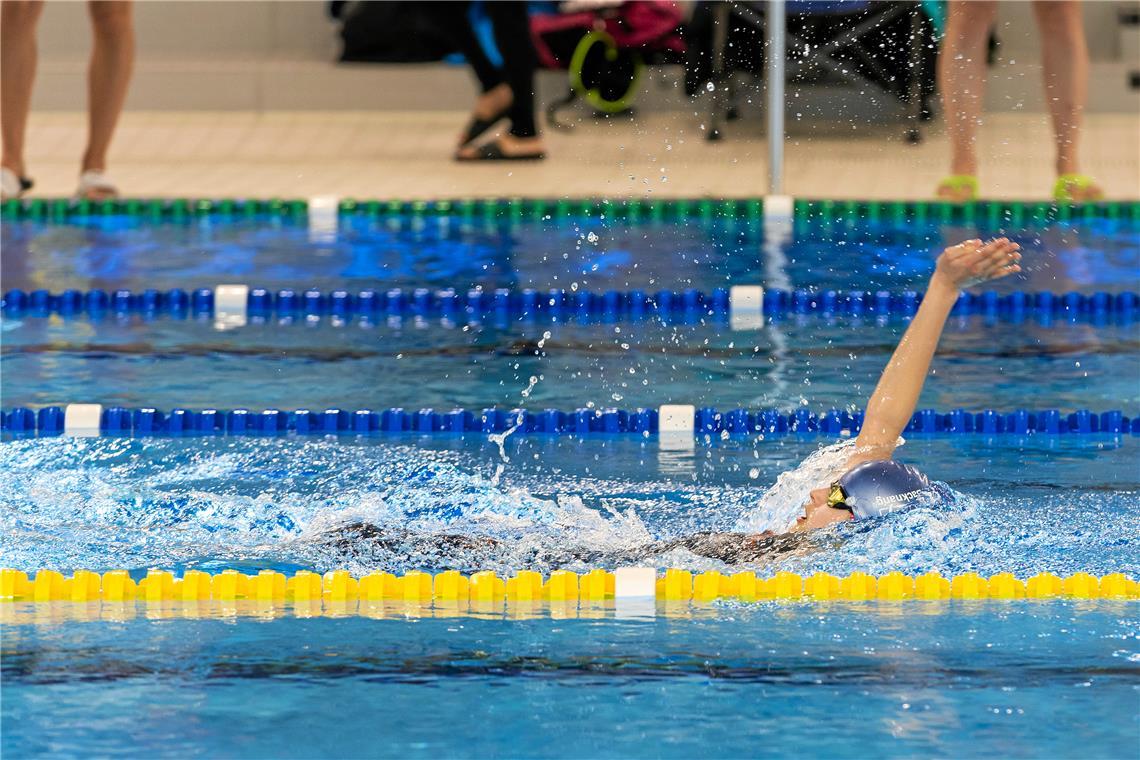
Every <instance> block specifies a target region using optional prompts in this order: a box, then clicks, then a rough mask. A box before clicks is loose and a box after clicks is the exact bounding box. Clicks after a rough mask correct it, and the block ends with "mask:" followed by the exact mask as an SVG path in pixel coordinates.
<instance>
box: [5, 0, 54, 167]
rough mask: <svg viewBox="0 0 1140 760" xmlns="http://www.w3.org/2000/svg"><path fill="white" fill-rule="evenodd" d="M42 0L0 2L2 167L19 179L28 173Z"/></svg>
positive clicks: (8, 0)
mask: <svg viewBox="0 0 1140 760" xmlns="http://www.w3.org/2000/svg"><path fill="white" fill-rule="evenodd" d="M43 7H44V4H43V0H7V1H6V2H3V3H0V132H2V133H3V143H4V152H3V156H2V157H0V165H3V167H4V168H5V169H9V170H11V171H12V172H13V173H15V174H16V176H17V177H23V176H24V174H25V166H24V135H25V133H26V131H27V127H28V112H29V111H30V110H31V105H32V85H33V83H34V82H35V78H36V23H37V22H38V21H39V19H40V13H41V12H42V11H43Z"/></svg>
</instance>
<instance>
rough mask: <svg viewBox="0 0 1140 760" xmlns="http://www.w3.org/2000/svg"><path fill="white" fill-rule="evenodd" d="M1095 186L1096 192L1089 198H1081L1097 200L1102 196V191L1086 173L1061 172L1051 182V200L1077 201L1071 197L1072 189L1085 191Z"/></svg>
mask: <svg viewBox="0 0 1140 760" xmlns="http://www.w3.org/2000/svg"><path fill="white" fill-rule="evenodd" d="M1092 188H1096V190H1097V193H1096V194H1095V195H1094V196H1093V197H1091V198H1084V199H1082V200H1090V201H1099V200H1100V199H1102V198H1103V197H1104V191H1102V190H1101V189H1100V188H1098V187H1097V186H1096V182H1095V181H1094V180H1093V178H1092V177H1090V176H1089V175H1087V174H1062V175H1061V176H1059V177H1057V181H1056V182H1055V183H1053V200H1055V201H1057V202H1058V203H1077V202H1079V201H1077V200H1075V199H1074V198H1073V192H1074V191H1085V190H1090V189H1092Z"/></svg>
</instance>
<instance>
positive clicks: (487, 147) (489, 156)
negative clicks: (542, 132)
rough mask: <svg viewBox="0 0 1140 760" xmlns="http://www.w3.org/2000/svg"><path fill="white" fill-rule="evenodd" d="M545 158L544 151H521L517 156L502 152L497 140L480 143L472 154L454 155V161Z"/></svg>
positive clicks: (534, 159)
mask: <svg viewBox="0 0 1140 760" xmlns="http://www.w3.org/2000/svg"><path fill="white" fill-rule="evenodd" d="M544 158H546V154H545V153H541V152H540V153H521V154H519V155H517V156H511V155H508V154H506V153H504V152H503V147H502V146H501V145H499V143H498V141H494V142H489V143H486V144H484V145H480V146H479V147H478V148H477V149H476V150H475V155H474V156H460V155H456V156H455V160H456V161H542V160H543V159H544Z"/></svg>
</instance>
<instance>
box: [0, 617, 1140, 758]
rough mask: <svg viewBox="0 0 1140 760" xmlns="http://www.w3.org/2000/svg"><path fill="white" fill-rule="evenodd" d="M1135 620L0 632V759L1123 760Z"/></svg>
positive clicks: (154, 623)
mask: <svg viewBox="0 0 1140 760" xmlns="http://www.w3.org/2000/svg"><path fill="white" fill-rule="evenodd" d="M1136 613H1137V607H1136V605H1135V604H1134V603H1132V604H1130V603H1115V604H1113V603H1103V602H1102V603H1099V604H1096V605H1093V606H1086V605H1082V604H1080V603H1070V602H1055V603H1047V604H1040V603H1015V604H1004V603H1003V604H1000V605H997V606H987V605H984V604H983V605H979V606H977V607H973V608H971V607H968V606H967V607H966V608H965V609H961V608H954V609H952V608H950V607H949V606H945V605H938V604H923V605H922V607H921V609H920V610H917V611H908V612H906V613H900V612H898V611H897V609H889V608H888V609H881V608H879V607H877V606H876V605H873V604H872V605H866V606H864V605H854V606H842V607H833V608H817V607H810V606H809V607H800V606H794V605H783V606H778V605H773V604H760V605H753V606H730V605H723V606H717V607H715V608H713V609H711V610H697V611H694V612H693V613H692V614H690V615H689V616H686V617H669V618H664V617H659V618H656V619H653V620H613V619H609V620H597V619H576V620H551V619H549V618H547V617H545V616H543V617H539V618H537V619H534V620H514V619H512V620H505V619H502V618H501V617H496V616H488V617H486V618H483V619H478V618H461V619H454V618H453V619H446V618H445V619H439V618H430V617H429V618H423V617H411V618H406V619H404V618H397V619H390V620H374V619H368V618H357V617H352V618H342V619H329V618H320V619H311V620H304V619H296V618H292V617H284V618H280V619H271V620H266V619H262V620H247V621H242V622H237V623H236V624H235V622H234V620H233V619H220V620H184V619H177V618H175V619H161V618H157V619H155V618H148V617H145V616H142V615H140V616H138V617H136V618H134V619H132V620H126V621H122V622H84V623H52V622H50V621H43V622H40V623H36V622H34V621H33V616H32V615H31V614H30V613H29V614H28V616H27V619H26V620H25V621H24V622H23V623H21V624H18V625H8V626H6V630H5V633H6V636H5V641H4V658H3V669H2V675H3V678H4V705H3V716H4V728H5V731H4V734H3V739H2V742H3V744H2V746H3V750H4V754H5V756H6V757H17V756H20V757H26V756H30V755H33V754H48V753H50V754H52V755H55V756H62V757H90V756H92V755H121V754H128V755H134V756H139V757H256V758H261V757H313V756H350V757H372V756H376V757H489V756H510V757H642V756H652V757H677V758H682V757H696V756H705V755H710V754H711V755H716V756H723V757H745V756H755V755H764V756H772V757H805V756H809V757H817V756H830V757H867V756H876V757H914V756H924V757H983V756H993V755H999V756H1006V757H1056V758H1062V757H1068V758H1083V757H1131V756H1134V754H1135V749H1136V736H1137V731H1138V730H1140V725H1138V723H1137V714H1136V701H1137V660H1138V657H1140V647H1138V643H1137V637H1136V631H1137V627H1138V626H1140V620H1138V619H1137V617H1136Z"/></svg>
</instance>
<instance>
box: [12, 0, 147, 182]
mask: <svg viewBox="0 0 1140 760" xmlns="http://www.w3.org/2000/svg"><path fill="white" fill-rule="evenodd" d="M43 5H44V4H43V0H3V2H0V132H2V133H3V156H0V197H2V198H3V199H5V200H6V199H8V198H18V197H20V196H21V195H23V194H24V193H26V192H27V191H28V190H30V189H31V188H32V180H31V179H30V178H29V177H28V172H27V167H26V165H25V163H24V137H25V133H26V132H27V126H28V113H29V111H30V110H31V104H32V85H33V84H34V82H35V77H36V58H37V54H36V26H37V24H38V22H39V19H40V14H41V13H42V12H43ZM87 8H88V11H89V12H90V14H91V27H92V30H93V32H94V37H95V44H94V47H93V48H92V50H91V63H90V67H89V69H88V78H87V100H88V102H87V115H88V121H87V127H88V130H87V148H86V150H84V152H83V158H82V161H81V163H80V167H79V186H78V188H77V189H76V191H75V195H76V197H78V198H85V199H88V200H103V199H106V198H115V197H117V196H118V194H119V189H118V188H117V187H116V186H115V183H114V182H113V181H111V179H110V177H109V176H108V175H107V151H108V149H109V148H110V147H111V138H112V136H113V135H114V132H115V124H116V123H117V122H118V120H119V114H120V113H122V110H123V104H124V103H125V102H126V99H127V87H128V85H129V84H130V81H131V71H132V69H133V68H134V60H135V30H134V20H133V17H132V16H133V6H132V4H131V0H90V2H88V4H87Z"/></svg>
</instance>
